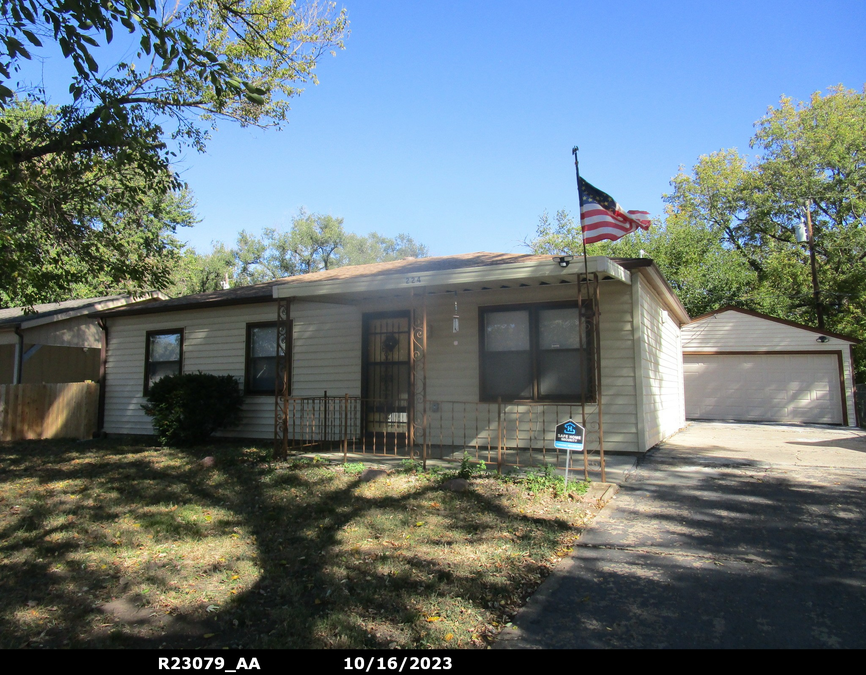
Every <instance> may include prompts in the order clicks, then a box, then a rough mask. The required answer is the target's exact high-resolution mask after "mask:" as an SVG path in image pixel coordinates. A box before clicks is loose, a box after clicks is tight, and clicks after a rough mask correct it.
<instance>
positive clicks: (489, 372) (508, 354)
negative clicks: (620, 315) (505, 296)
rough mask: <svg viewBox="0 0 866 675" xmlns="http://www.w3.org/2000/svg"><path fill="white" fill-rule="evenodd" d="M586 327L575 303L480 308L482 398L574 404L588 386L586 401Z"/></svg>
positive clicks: (590, 363) (588, 338) (590, 364)
mask: <svg viewBox="0 0 866 675" xmlns="http://www.w3.org/2000/svg"><path fill="white" fill-rule="evenodd" d="M590 327H591V321H590V320H589V319H588V318H584V319H583V321H581V319H580V316H579V311H578V308H577V305H575V304H571V305H565V306H564V305H541V306H522V307H512V308H497V307H488V308H482V310H481V329H482V333H483V334H482V337H481V359H480V362H481V397H482V399H483V400H486V401H494V400H496V399H498V398H502V399H504V400H577V399H579V398H580V396H581V391H582V390H583V388H584V387H586V390H585V391H586V399H587V400H590V399H591V398H592V386H591V383H592V368H593V359H592V353H593V350H592V334H591V333H592V331H591V330H590ZM579 331H583V334H582V336H581V334H580V332H579ZM584 360H585V361H586V372H585V373H584V374H583V375H585V377H583V378H582V373H581V364H582V363H583V362H584Z"/></svg>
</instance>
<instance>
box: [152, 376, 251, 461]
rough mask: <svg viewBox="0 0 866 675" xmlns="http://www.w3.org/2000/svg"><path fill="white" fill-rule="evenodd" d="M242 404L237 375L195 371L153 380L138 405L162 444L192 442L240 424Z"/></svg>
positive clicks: (202, 439)
mask: <svg viewBox="0 0 866 675" xmlns="http://www.w3.org/2000/svg"><path fill="white" fill-rule="evenodd" d="M242 403H243V395H242V394H241V388H240V382H238V380H237V378H235V377H232V376H231V375H210V374H208V373H202V372H198V373H184V374H182V375H168V376H166V377H163V378H161V379H159V380H157V381H156V382H154V383H153V384H152V385H151V386H150V392H149V393H148V395H147V403H146V404H144V405H142V406H141V407H142V408H144V412H145V413H146V414H148V415H150V416H151V417H153V428H154V430H155V431H156V434H157V436H158V437H159V440H160V442H161V443H162V444H163V445H195V444H196V443H203V442H204V441H205V440H207V438H208V437H209V436H210V435H211V434H212V433H214V432H215V431H216V430H217V429H223V428H230V427H236V426H237V425H238V424H240V421H241V405H242Z"/></svg>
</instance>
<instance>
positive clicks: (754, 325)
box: [683, 310, 856, 426]
mask: <svg viewBox="0 0 866 675" xmlns="http://www.w3.org/2000/svg"><path fill="white" fill-rule="evenodd" d="M818 337H820V335H819V334H818V333H815V332H813V331H811V330H803V329H802V328H798V327H796V326H788V325H786V324H783V323H779V322H777V321H772V320H769V319H764V318H761V317H759V316H751V315H749V314H744V313H742V312H737V311H733V310H731V311H726V312H719V313H718V314H713V315H711V316H708V317H706V318H703V319H700V320H698V321H694V322H692V323H690V324H688V325H687V326H684V327H683V353H684V354H686V355H688V354H690V353H695V352H698V353H701V352H759V353H761V354H767V353H772V352H792V351H808V352H815V353H816V354H818V355H820V354H821V353H822V352H832V355H833V356H834V357H835V356H836V352H840V351H841V353H842V371H843V374H844V388H845V403H846V407H847V410H848V424H849V425H851V426H854V425H856V421H855V419H856V418H855V414H854V376H853V369H852V364H851V350H850V349H849V345H850V344H851V343H850V342H848V341H847V340H841V339H839V338H835V337H829V340H828V342H823V343H822V342H817V338H818ZM828 356H829V355H828ZM743 358H744V359H745V358H748V356H747V355H744V356H743ZM825 362H826V363H827V364H829V365H828V368H829V369H830V370H832V371H833V373H836V374H838V365H837V363H838V362H834V361H832V360H831V359H829V358H828V359H826V361H825ZM834 381H836V382H838V377H837V378H836V379H835V380H834ZM840 396H841V394H840Z"/></svg>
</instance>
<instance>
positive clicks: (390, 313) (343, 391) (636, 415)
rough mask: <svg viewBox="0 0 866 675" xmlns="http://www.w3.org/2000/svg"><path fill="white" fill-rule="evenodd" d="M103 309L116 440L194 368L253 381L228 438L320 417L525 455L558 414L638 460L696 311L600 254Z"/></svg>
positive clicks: (669, 419)
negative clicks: (152, 390)
mask: <svg viewBox="0 0 866 675" xmlns="http://www.w3.org/2000/svg"><path fill="white" fill-rule="evenodd" d="M594 279H598V284H597V291H598V297H599V305H598V306H599V310H600V313H599V318H598V324H597V325H596V323H595V322H596V318H595V315H594V313H593V311H592V309H591V303H590V301H589V298H590V297H591V295H594V294H595V292H596V284H595V283H594ZM578 281H580V284H579V283H578ZM587 282H589V283H588V285H587ZM579 286H580V289H579ZM581 297H582V298H583V304H582V305H581V304H580V300H579V299H580V298H581ZM580 307H583V311H581V309H580ZM101 316H102V317H103V319H104V321H105V323H106V325H107V327H108V335H109V339H108V344H107V349H106V354H105V363H106V378H105V411H104V419H105V426H104V429H105V431H106V432H108V433H109V434H152V433H153V429H152V425H151V419H150V418H149V417H147V416H146V415H145V414H144V412H143V410H142V408H141V404H142V403H143V402H144V401H145V396H146V394H147V391H148V387H149V386H150V384H151V383H153V382H154V381H155V380H156V379H158V378H159V377H161V376H163V375H165V374H167V373H179V372H196V371H203V372H208V373H214V374H219V375H223V374H230V375H234V376H235V377H237V378H238V379H239V380H240V381H241V382H242V386H243V389H244V393H245V403H244V421H243V423H242V425H241V426H240V427H239V428H237V429H233V430H226V431H224V432H223V435H226V436H238V437H254V438H272V437H274V435H275V433H277V435H279V434H280V433H283V434H285V433H288V434H289V435H290V436H292V437H294V436H297V434H299V433H301V432H300V431H299V429H300V428H301V427H302V426H303V427H304V430H305V431H304V432H303V433H308V432H309V429H310V428H311V425H312V426H315V425H319V427H320V428H321V433H323V434H325V436H326V437H327V438H331V439H339V438H341V437H345V436H346V435H347V433H348V435H351V436H352V437H353V439H355V440H358V439H360V441H359V442H368V443H371V444H373V445H374V446H375V444H376V443H377V442H378V443H379V446H378V447H379V448H383V447H384V448H387V447H390V445H391V444H392V443H393V445H394V447H395V448H396V447H397V445H398V444H401V443H403V442H404V441H405V440H406V439H407V438H408V439H410V441H412V442H414V443H419V442H422V441H423V442H426V443H428V444H431V445H432V444H436V443H438V444H439V446H460V447H461V448H462V447H473V443H474V447H476V448H477V447H478V445H479V443H481V444H484V443H486V444H487V447H488V449H489V447H490V445H491V444H492V445H496V444H497V443H499V444H500V445H504V446H508V447H516V448H521V449H529V450H530V451H531V450H532V449H533V447H534V448H535V449H536V450H538V449H539V447H542V446H544V443H545V442H547V441H549V440H550V439H551V437H552V435H553V430H554V427H555V425H556V424H557V423H558V422H561V421H563V420H562V419H560V418H563V417H564V418H568V417H573V418H574V419H575V420H576V421H578V422H580V421H581V420H582V417H581V416H582V415H584V414H585V419H586V427H587V446H588V447H589V448H590V449H594V448H595V449H597V447H598V443H599V433H600V430H601V429H603V435H604V449H605V451H606V452H623V453H626V452H627V453H638V452H645V451H646V450H648V449H649V448H651V447H652V446H654V445H655V444H656V443H658V442H659V441H661V440H663V439H664V438H666V437H668V436H670V435H672V434H674V433H675V432H676V431H678V430H679V429H680V428H682V427H683V426H684V425H685V404H684V392H683V372H682V356H681V349H682V345H681V338H680V328H681V326H682V325H683V324H685V323H687V322H688V321H689V316H688V314H687V313H686V311H685V309H684V308H683V306H682V304H681V303H680V302H679V300H678V299H677V297H676V296H675V295H674V293H673V291H672V290H671V288H670V287H669V286H668V284H667V283H666V281H665V280H664V278H663V277H662V275H661V273H660V272H659V270H658V268H657V267H656V265H655V264H654V263H653V262H652V261H651V260H648V259H611V258H606V257H591V258H589V259H588V264H587V266H586V269H584V262H583V260H582V259H581V258H575V259H574V260H570V259H568V258H561V259H553V258H551V257H550V256H536V255H519V254H503V253H483V252H482V253H471V254H465V255H455V256H445V257H431V258H419V259H405V260H400V261H395V262H386V263H375V264H371V265H361V266H357V267H343V268H338V269H333V270H326V271H322V272H317V273H314V274H308V275H303V276H297V277H290V278H285V279H278V280H275V281H270V282H267V283H261V284H256V285H253V286H245V287H238V288H232V289H227V290H223V291H214V292H210V293H200V294H196V295H190V296H186V297H181V298H173V299H170V300H163V301H158V302H153V303H148V304H147V305H144V306H136V307H126V308H120V309H116V310H112V311H108V312H103V313H102V314H101ZM596 335H598V336H599V339H598V345H599V348H600V375H601V377H600V386H597V385H596V383H595V382H596V378H595V377H594V374H595V371H596V362H595V357H594V353H595V349H594V347H595V345H596V342H597V339H596ZM283 353H285V362H283V360H282V359H283V356H282V354H283ZM283 363H285V365H281V364H283ZM282 372H285V378H286V379H285V381H286V382H287V383H288V385H289V388H288V391H286V392H285V400H283V399H282V397H276V396H275V387H276V386H279V385H278V384H276V383H277V382H278V381H279V380H280V379H281V376H280V375H279V373H282ZM325 392H327V394H326V395H325ZM599 397H601V399H602V407H601V415H599V409H598V399H599ZM317 406H318V407H317ZM281 420H283V421H281ZM281 428H282V431H280V429H281ZM347 430H348V432H347ZM497 439H498V440H497ZM540 444H541V445H540ZM353 447H355V446H353ZM546 447H547V451H549V449H550V447H551V446H550V445H547V446H546Z"/></svg>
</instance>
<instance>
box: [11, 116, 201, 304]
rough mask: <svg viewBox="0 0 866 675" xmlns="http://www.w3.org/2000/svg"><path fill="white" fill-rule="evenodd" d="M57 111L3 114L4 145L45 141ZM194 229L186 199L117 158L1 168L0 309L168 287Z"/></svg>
mask: <svg viewBox="0 0 866 675" xmlns="http://www.w3.org/2000/svg"><path fill="white" fill-rule="evenodd" d="M56 119H57V110H56V109H54V108H48V107H45V106H40V105H35V104H30V103H28V102H26V101H25V102H21V101H18V102H17V103H16V104H15V105H10V106H8V107H7V108H6V109H5V110H3V111H0V120H2V121H3V122H4V123H5V127H6V129H7V132H6V133H3V132H2V131H0V143H3V144H6V146H7V147H9V146H12V147H20V146H29V145H32V144H34V143H38V142H39V139H40V138H43V137H44V135H45V134H47V133H50V131H47V130H49V129H50V127H51V125H52V124H54V122H55V121H56ZM194 222H195V216H194V204H193V202H192V198H191V196H190V195H189V193H188V192H186V191H184V190H172V189H171V181H170V180H169V179H168V178H166V179H165V180H163V181H159V180H156V179H155V178H154V176H152V175H150V174H148V173H147V172H146V171H142V170H141V169H140V167H137V166H135V165H131V164H127V163H126V162H124V161H119V160H118V158H117V157H116V156H113V155H106V154H103V153H95V154H92V155H90V156H88V157H83V156H78V157H72V156H69V155H64V154H55V155H48V156H45V157H42V158H40V159H39V160H38V161H33V162H25V163H21V164H19V165H14V166H10V165H8V164H6V165H2V164H0V277H2V278H3V279H4V283H3V284H2V287H0V304H2V305H3V306H18V305H32V304H36V303H39V302H48V301H56V300H64V299H68V298H70V297H87V296H94V295H102V294H105V293H111V292H116V291H131V290H136V289H140V288H162V287H163V286H165V285H166V283H167V282H168V279H169V278H170V276H171V274H172V271H173V267H174V264H175V263H176V260H177V258H178V255H179V252H180V249H181V244H180V242H179V241H178V239H177V238H176V236H175V235H176V232H177V228H179V227H184V226H189V225H192V224H193V223H194Z"/></svg>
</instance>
